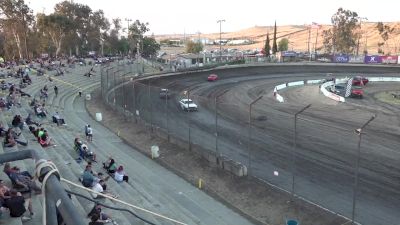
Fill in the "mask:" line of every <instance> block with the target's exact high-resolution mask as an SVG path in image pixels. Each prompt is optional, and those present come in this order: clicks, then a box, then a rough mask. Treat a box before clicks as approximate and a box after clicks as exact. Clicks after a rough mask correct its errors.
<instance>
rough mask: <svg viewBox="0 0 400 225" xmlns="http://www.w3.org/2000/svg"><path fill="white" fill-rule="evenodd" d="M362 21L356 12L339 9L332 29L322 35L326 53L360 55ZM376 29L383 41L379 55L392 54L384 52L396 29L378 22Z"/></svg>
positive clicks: (332, 20) (333, 17)
mask: <svg viewBox="0 0 400 225" xmlns="http://www.w3.org/2000/svg"><path fill="white" fill-rule="evenodd" d="M361 19H363V18H360V17H359V16H358V14H357V13H356V12H353V11H350V10H345V9H343V8H339V9H338V11H337V12H336V13H335V14H334V15H333V16H332V18H331V23H332V27H331V28H330V29H328V30H324V31H323V33H322V34H323V38H324V39H323V45H324V49H325V52H327V53H335V52H339V53H347V54H349V53H354V52H356V54H358V51H359V47H360V38H361V36H362V33H361ZM376 29H377V31H378V33H379V35H380V37H381V40H382V41H380V42H378V53H381V54H390V52H385V51H384V47H387V43H388V40H389V39H390V37H391V35H392V34H394V32H396V29H395V28H394V27H390V26H389V25H387V24H383V23H382V22H378V24H377V26H376ZM397 32H399V31H397ZM386 49H387V48H386ZM367 53H368V52H367V49H364V54H367Z"/></svg>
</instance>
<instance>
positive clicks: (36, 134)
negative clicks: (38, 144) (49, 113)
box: [29, 126, 39, 138]
mask: <svg viewBox="0 0 400 225" xmlns="http://www.w3.org/2000/svg"><path fill="white" fill-rule="evenodd" d="M29 131H30V132H31V133H32V134H33V135H34V136H35V137H36V138H38V137H39V129H36V128H35V127H33V126H29Z"/></svg>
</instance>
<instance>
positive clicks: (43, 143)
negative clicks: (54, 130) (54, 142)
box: [39, 130, 51, 147]
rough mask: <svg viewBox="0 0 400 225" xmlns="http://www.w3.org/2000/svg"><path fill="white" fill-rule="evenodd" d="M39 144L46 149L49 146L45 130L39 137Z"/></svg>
mask: <svg viewBox="0 0 400 225" xmlns="http://www.w3.org/2000/svg"><path fill="white" fill-rule="evenodd" d="M39 144H40V145H41V146H42V147H48V146H50V145H51V137H49V134H48V133H47V131H46V130H44V131H43V134H42V135H41V136H39Z"/></svg>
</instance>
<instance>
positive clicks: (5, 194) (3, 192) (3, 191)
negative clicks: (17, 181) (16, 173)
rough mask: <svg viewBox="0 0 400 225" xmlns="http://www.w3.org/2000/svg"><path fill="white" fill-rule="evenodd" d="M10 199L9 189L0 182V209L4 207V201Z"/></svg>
mask: <svg viewBox="0 0 400 225" xmlns="http://www.w3.org/2000/svg"><path fill="white" fill-rule="evenodd" d="M8 198H10V188H9V187H7V186H6V185H5V184H4V181H3V180H0V207H2V206H4V203H5V201H6V199H8Z"/></svg>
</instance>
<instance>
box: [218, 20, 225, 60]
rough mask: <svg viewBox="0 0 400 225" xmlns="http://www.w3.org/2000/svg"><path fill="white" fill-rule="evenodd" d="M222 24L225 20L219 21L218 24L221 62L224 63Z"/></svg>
mask: <svg viewBox="0 0 400 225" xmlns="http://www.w3.org/2000/svg"><path fill="white" fill-rule="evenodd" d="M222 22H225V20H218V21H217V23H219V60H220V61H221V62H222V42H221V38H222Z"/></svg>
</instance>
